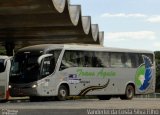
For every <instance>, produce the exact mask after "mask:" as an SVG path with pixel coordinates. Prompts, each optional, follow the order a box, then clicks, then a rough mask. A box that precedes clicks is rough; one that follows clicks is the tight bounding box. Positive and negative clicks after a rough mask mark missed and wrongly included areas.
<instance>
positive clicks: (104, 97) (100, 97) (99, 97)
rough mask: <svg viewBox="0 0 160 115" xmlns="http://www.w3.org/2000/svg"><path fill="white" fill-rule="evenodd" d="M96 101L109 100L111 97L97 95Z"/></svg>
mask: <svg viewBox="0 0 160 115" xmlns="http://www.w3.org/2000/svg"><path fill="white" fill-rule="evenodd" d="M98 99H99V100H110V99H111V96H110V95H99V96H98Z"/></svg>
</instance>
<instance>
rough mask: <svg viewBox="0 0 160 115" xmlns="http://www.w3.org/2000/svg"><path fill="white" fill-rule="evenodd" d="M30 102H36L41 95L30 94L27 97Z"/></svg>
mask: <svg viewBox="0 0 160 115" xmlns="http://www.w3.org/2000/svg"><path fill="white" fill-rule="evenodd" d="M29 100H30V102H38V101H42V100H41V97H38V96H30V97H29Z"/></svg>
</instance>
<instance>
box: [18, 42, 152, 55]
mask: <svg viewBox="0 0 160 115" xmlns="http://www.w3.org/2000/svg"><path fill="white" fill-rule="evenodd" d="M55 48H63V49H68V50H86V51H108V52H135V53H154V52H153V51H148V50H139V49H125V48H113V47H103V46H101V45H93V44H92V45H91V44H41V45H34V46H29V47H25V48H22V49H20V50H19V51H28V50H43V51H44V50H48V49H55Z"/></svg>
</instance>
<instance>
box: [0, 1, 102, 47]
mask: <svg viewBox="0 0 160 115" xmlns="http://www.w3.org/2000/svg"><path fill="white" fill-rule="evenodd" d="M103 36H104V35H103V32H99V28H98V25H97V24H91V17H90V16H82V15H81V6H80V5H70V2H69V0H1V1H0V45H1V46H5V45H6V47H8V46H7V44H10V45H11V46H13V47H15V48H16V49H17V48H21V47H24V46H29V45H36V44H46V43H50V44H51V43H87V44H102V43H103ZM11 46H9V47H11Z"/></svg>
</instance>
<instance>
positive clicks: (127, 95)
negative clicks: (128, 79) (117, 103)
mask: <svg viewBox="0 0 160 115" xmlns="http://www.w3.org/2000/svg"><path fill="white" fill-rule="evenodd" d="M134 93H135V89H134V87H133V85H127V87H126V91H125V95H122V96H120V99H122V100H131V99H132V98H133V97H134Z"/></svg>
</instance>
